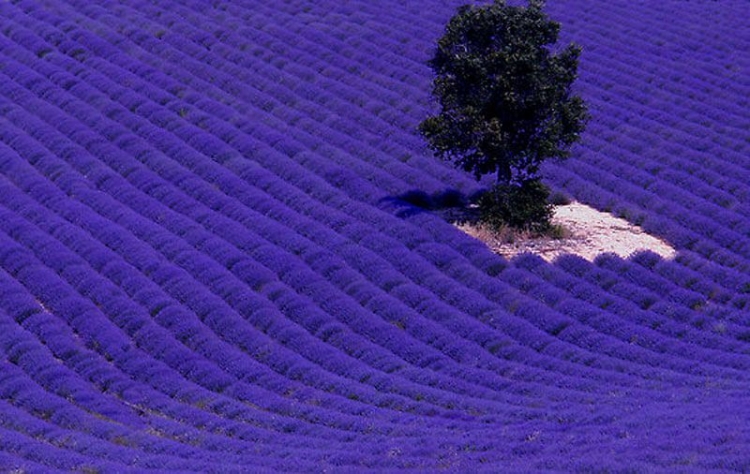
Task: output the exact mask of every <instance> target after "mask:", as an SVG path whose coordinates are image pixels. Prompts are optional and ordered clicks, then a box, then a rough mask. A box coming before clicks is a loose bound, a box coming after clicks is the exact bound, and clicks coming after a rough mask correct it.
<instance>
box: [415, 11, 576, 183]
mask: <svg viewBox="0 0 750 474" xmlns="http://www.w3.org/2000/svg"><path fill="white" fill-rule="evenodd" d="M543 7H544V2H543V1H541V0H530V2H529V4H528V7H517V6H508V5H507V4H506V2H505V1H503V0H495V1H494V2H493V3H492V4H490V5H485V6H469V5H466V6H463V7H461V8H459V10H458V12H457V14H456V15H455V16H454V17H453V18H451V20H450V22H449V23H448V25H447V27H446V30H445V34H444V35H443V36H442V37H441V38H440V40H439V41H438V44H437V50H436V52H435V55H434V57H433V58H432V60H431V61H430V63H429V64H430V66H431V67H432V69H433V71H434V73H435V75H436V77H435V80H434V82H433V95H434V96H435V97H436V99H437V100H438V102H439V104H440V106H441V110H440V112H439V114H437V115H434V116H431V117H428V118H427V119H425V120H424V121H423V122H422V123H421V124H420V125H419V130H420V132H421V133H422V134H423V135H424V137H425V138H426V140H427V141H428V143H429V146H430V147H431V148H432V149H433V150H434V152H435V153H436V155H438V156H440V157H442V158H444V159H448V160H452V161H454V162H455V164H456V165H457V166H459V167H461V168H462V169H464V170H466V171H468V172H472V173H473V174H474V175H475V176H476V178H477V179H479V178H480V177H481V176H482V175H486V174H490V173H494V174H495V175H496V177H497V182H498V183H503V184H511V183H514V182H515V183H522V182H524V181H526V180H530V179H535V178H536V177H537V174H538V172H539V167H540V165H541V163H542V162H543V161H544V160H545V159H547V158H567V157H568V156H569V153H570V152H569V149H570V147H571V145H572V144H573V143H574V142H575V141H576V140H578V139H579V136H580V133H581V132H582V131H583V129H584V127H585V122H586V119H587V111H586V106H585V104H584V102H583V100H582V99H581V98H580V97H578V96H575V95H573V93H572V91H571V86H572V84H573V81H574V80H575V79H576V76H577V70H578V58H579V55H580V53H581V49H580V48H579V47H578V46H577V45H575V44H570V45H568V46H567V47H565V48H563V49H561V50H559V51H555V50H554V49H553V46H554V45H555V43H556V42H557V38H558V34H559V31H560V25H559V24H558V23H556V22H554V21H551V20H549V19H548V17H547V15H546V14H545V13H544V12H543V11H542V9H543Z"/></svg>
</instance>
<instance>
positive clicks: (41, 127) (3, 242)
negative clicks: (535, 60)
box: [0, 0, 750, 472]
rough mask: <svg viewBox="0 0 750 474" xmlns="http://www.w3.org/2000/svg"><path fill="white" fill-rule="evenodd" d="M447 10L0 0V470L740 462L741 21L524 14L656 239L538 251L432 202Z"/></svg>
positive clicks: (617, 466) (588, 145)
mask: <svg viewBox="0 0 750 474" xmlns="http://www.w3.org/2000/svg"><path fill="white" fill-rule="evenodd" d="M462 3H463V2H458V1H453V0H451V1H421V0H415V1H406V2H404V1H397V0H368V1H364V0H352V1H346V2H342V1H336V0H321V1H310V0H289V1H283V2H261V1H221V0H216V1H212V2H208V1H198V0H194V1H180V2H177V1H171V0H167V1H159V2H147V1H141V0H125V1H121V2H115V1H109V0H105V1H96V2H91V1H89V0H55V1H52V0H22V1H5V2H0V326H1V329H2V330H0V470H2V471H15V472H38V471H40V472H52V471H55V470H59V471H65V472H69V471H76V470H77V471H84V472H128V471H133V472H144V471H149V470H154V471H159V470H162V471H169V472H175V471H181V472H188V471H196V472H235V471H247V472H263V471H268V472H285V471H291V472H299V471H329V470H334V471H335V470H341V471H344V472H351V471H366V470H368V469H369V470H374V471H378V472H381V471H383V470H391V469H393V470H397V469H421V470H424V471H428V472H430V471H436V470H449V471H456V472H481V471H487V472H513V471H521V472H530V471H540V470H545V469H547V470H582V471H586V470H594V471H604V470H608V469H609V470H622V469H626V468H627V469H632V470H636V471H644V472H646V471H654V470H670V471H673V470H686V471H693V470H696V471H705V470H714V469H715V470H720V469H728V470H738V471H743V470H750V454H748V453H750V408H749V407H750V403H748V402H750V395H749V394H748V387H749V386H750V370H749V369H750V195H749V193H750V185H749V184H748V183H750V104H749V103H748V101H749V100H750V99H749V98H750V28H749V27H748V25H747V20H746V19H747V18H748V17H750V4H749V3H748V2H747V1H746V0H726V1H725V0H722V1H718V2H717V1H708V0H698V1H693V2H684V1H678V0H666V1H662V2H649V1H624V0H613V1H609V2H601V1H594V0H569V1H567V0H566V1H562V0H559V1H552V0H551V1H549V2H548V11H549V13H550V15H551V17H552V18H554V19H556V20H558V21H560V22H561V23H562V25H563V36H564V38H565V41H575V42H577V43H579V44H581V45H582V46H583V50H584V53H583V56H582V58H581V76H580V80H579V82H578V87H579V88H580V92H581V94H582V95H583V96H584V97H585V99H586V100H587V102H588V103H589V105H590V108H591V111H592V115H593V117H592V120H591V122H590V125H589V128H588V130H587V132H586V134H585V136H584V137H583V140H582V143H581V145H580V146H579V147H577V148H576V149H575V153H574V157H573V158H571V159H570V160H568V161H567V162H565V163H559V164H554V163H553V164H550V165H549V166H547V167H546V168H545V177H546V178H545V179H546V180H547V182H548V183H549V184H550V185H551V186H552V187H554V188H556V189H559V190H563V191H565V192H566V193H568V194H570V195H571V196H573V197H574V198H575V199H577V200H578V201H581V202H583V203H586V204H588V205H591V206H593V207H595V208H597V209H599V210H601V211H607V212H612V213H614V214H615V215H618V216H620V217H623V218H625V219H627V220H629V221H630V222H631V223H634V224H638V225H640V226H642V227H643V229H644V230H646V231H647V232H649V233H652V234H654V235H656V236H658V237H660V238H662V239H664V240H666V241H668V242H669V243H670V244H671V245H672V246H673V247H675V248H676V249H677V255H676V257H675V258H674V259H667V260H665V259H662V258H660V257H659V256H658V255H655V254H652V253H647V252H644V253H640V254H638V255H636V256H633V257H632V258H630V259H622V258H619V257H617V256H615V255H611V254H607V255H602V256H600V257H598V258H596V259H595V260H594V261H593V262H589V261H587V260H584V259H582V258H580V257H576V256H563V257H560V258H558V259H557V260H555V262H554V263H548V262H546V261H544V260H543V259H541V258H539V257H535V256H532V255H525V256H522V257H519V258H517V259H514V260H512V261H509V260H506V259H504V258H502V257H501V256H499V255H496V254H494V253H493V252H492V251H490V250H489V249H488V248H487V247H485V246H484V244H482V243H481V242H480V241H477V240H475V239H473V238H471V237H469V236H467V235H465V234H464V233H463V232H461V231H460V230H458V229H456V228H455V227H454V226H453V225H452V224H451V223H450V222H447V221H446V220H445V219H443V218H442V217H441V215H442V213H440V212H436V211H438V210H441V209H444V208H445V207H447V206H454V205H458V204H460V203H461V202H466V201H467V200H468V199H469V198H470V197H471V196H472V195H474V194H475V193H477V192H478V191H480V190H481V189H482V187H483V186H484V185H485V184H486V183H477V182H475V181H473V179H472V178H471V177H470V176H467V175H465V174H463V173H461V172H459V171H457V170H454V169H453V168H452V167H451V166H450V164H447V163H441V162H439V161H437V160H435V159H434V158H433V157H432V156H431V155H430V153H429V151H428V150H427V149H426V147H425V145H424V143H423V141H422V140H421V138H420V137H419V135H418V134H417V132H416V130H415V129H416V125H417V124H418V123H419V121H420V120H422V119H423V118H424V116H425V115H426V114H428V112H429V111H430V110H432V107H434V105H433V104H432V103H431V101H430V97H429V90H430V81H431V77H430V71H429V68H428V67H427V65H426V61H427V59H428V58H429V57H430V55H431V52H432V48H433V45H434V42H435V40H436V39H437V38H438V37H439V36H440V34H441V33H442V30H443V27H444V25H445V23H446V22H447V20H448V19H449V18H450V16H451V15H452V14H453V12H454V11H455V9H456V7H457V6H459V5H460V4H462Z"/></svg>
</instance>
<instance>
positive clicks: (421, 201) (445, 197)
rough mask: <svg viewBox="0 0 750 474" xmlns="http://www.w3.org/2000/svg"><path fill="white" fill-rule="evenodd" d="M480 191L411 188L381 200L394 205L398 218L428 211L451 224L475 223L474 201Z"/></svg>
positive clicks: (475, 206)
mask: <svg viewBox="0 0 750 474" xmlns="http://www.w3.org/2000/svg"><path fill="white" fill-rule="evenodd" d="M482 192H483V190H480V191H476V192H474V193H472V194H470V195H466V194H464V193H462V192H460V191H458V190H457V189H453V188H449V189H445V190H443V191H440V192H437V193H434V194H428V193H426V192H424V191H422V190H418V189H413V190H410V191H407V192H405V193H403V194H399V195H397V196H392V197H387V198H384V199H382V200H381V201H383V202H387V203H389V204H391V205H393V206H395V207H396V208H397V210H396V216H397V217H400V218H407V217H410V216H413V215H416V214H421V213H423V212H429V213H432V214H434V215H437V216H439V217H441V218H442V219H443V220H445V221H446V222H449V223H452V224H453V223H470V224H476V223H477V222H478V221H479V208H478V207H477V205H476V203H477V201H478V199H479V197H480V196H481V194H482Z"/></svg>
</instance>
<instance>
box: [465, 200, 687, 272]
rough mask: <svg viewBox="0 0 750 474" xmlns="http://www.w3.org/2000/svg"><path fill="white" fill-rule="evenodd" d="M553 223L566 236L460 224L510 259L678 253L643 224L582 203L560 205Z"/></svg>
mask: <svg viewBox="0 0 750 474" xmlns="http://www.w3.org/2000/svg"><path fill="white" fill-rule="evenodd" d="M552 222H553V224H554V225H557V226H561V227H562V229H563V237H562V238H560V239H552V238H535V237H531V236H526V235H515V236H514V237H513V238H512V239H508V236H498V235H497V234H494V233H492V232H490V231H488V230H487V229H484V228H482V227H480V226H477V225H475V224H471V223H461V224H456V226H457V227H458V228H459V229H461V230H463V231H464V232H466V233H467V234H469V235H471V236H472V237H475V238H477V239H479V240H481V241H483V242H484V243H485V244H487V246H489V247H490V248H491V249H492V250H493V251H495V252H497V253H499V254H500V255H502V256H504V257H506V258H513V257H515V256H516V255H518V254H520V253H524V252H528V253H533V254H536V255H539V256H540V257H542V258H544V259H545V260H547V261H549V262H551V261H553V260H554V259H555V258H557V257H558V256H560V255H564V254H574V255H578V256H580V257H582V258H585V259H586V260H589V261H593V260H594V259H595V258H596V257H597V256H598V255H601V254H603V253H615V254H617V255H619V256H621V257H623V258H627V257H629V256H630V255H632V254H633V253H634V252H637V251H640V250H650V251H651V252H654V253H656V254H658V255H660V256H661V257H662V258H665V259H672V258H674V256H675V254H676V251H675V249H674V248H673V247H671V246H670V245H669V244H668V243H666V242H664V241H663V240H661V239H658V238H656V237H654V236H652V235H649V234H647V233H645V232H644V231H643V229H641V228H640V227H638V226H635V225H633V224H630V223H629V222H628V221H626V220H624V219H621V218H619V217H615V216H613V215H611V214H608V213H606V212H601V211H597V210H596V209H594V208H593V207H590V206H587V205H585V204H581V203H579V202H572V203H570V204H568V205H565V206H556V207H555V215H554V217H553V219H552ZM508 240H512V242H508Z"/></svg>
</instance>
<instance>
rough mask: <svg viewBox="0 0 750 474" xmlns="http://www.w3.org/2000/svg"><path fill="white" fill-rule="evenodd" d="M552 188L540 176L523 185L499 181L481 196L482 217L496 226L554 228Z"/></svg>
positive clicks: (530, 228) (539, 230)
mask: <svg viewBox="0 0 750 474" xmlns="http://www.w3.org/2000/svg"><path fill="white" fill-rule="evenodd" d="M548 196H549V188H547V186H545V185H544V184H543V183H542V182H541V181H539V180H537V179H530V180H526V181H524V182H523V183H522V184H521V185H515V184H496V185H495V186H493V187H492V189H490V190H489V191H487V192H486V193H485V194H484V195H483V196H482V197H481V198H480V199H479V212H480V219H481V221H482V222H484V223H485V224H487V225H489V226H490V227H491V228H492V229H494V230H500V229H502V228H503V227H506V226H509V227H514V228H517V229H525V230H530V231H533V232H540V233H544V232H548V231H549V230H550V229H551V224H550V220H551V219H552V212H553V211H552V205H551V204H549V203H548V202H547V197H548Z"/></svg>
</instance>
